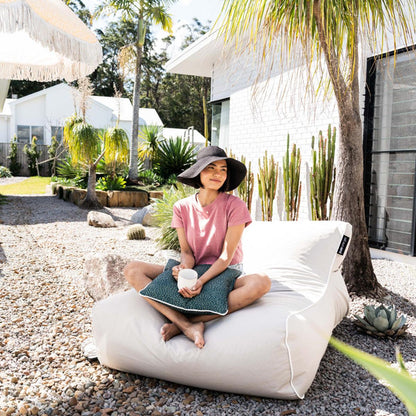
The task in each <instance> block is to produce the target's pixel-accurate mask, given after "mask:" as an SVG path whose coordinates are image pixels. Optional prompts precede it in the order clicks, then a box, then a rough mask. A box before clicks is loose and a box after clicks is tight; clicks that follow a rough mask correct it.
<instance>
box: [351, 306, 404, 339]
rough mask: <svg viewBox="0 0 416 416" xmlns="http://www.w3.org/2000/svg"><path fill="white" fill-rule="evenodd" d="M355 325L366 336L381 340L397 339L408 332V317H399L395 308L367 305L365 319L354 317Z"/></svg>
mask: <svg viewBox="0 0 416 416" xmlns="http://www.w3.org/2000/svg"><path fill="white" fill-rule="evenodd" d="M354 316H355V318H356V321H354V323H355V324H356V325H357V326H358V327H359V328H360V329H361V330H363V331H364V332H365V333H366V334H369V335H373V336H375V337H381V338H387V337H388V338H397V337H399V336H401V335H403V334H404V333H405V332H406V329H407V325H406V316H405V315H401V316H399V315H398V313H397V311H396V308H395V306H394V305H393V306H388V307H386V306H384V305H383V304H381V305H379V306H377V307H376V306H375V305H365V306H364V317H361V316H359V315H354Z"/></svg>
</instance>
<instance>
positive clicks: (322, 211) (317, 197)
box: [309, 125, 336, 221]
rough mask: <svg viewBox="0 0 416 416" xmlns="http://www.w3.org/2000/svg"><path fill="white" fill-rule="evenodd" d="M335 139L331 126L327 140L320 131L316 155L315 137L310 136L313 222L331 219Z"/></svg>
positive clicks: (334, 132)
mask: <svg viewBox="0 0 416 416" xmlns="http://www.w3.org/2000/svg"><path fill="white" fill-rule="evenodd" d="M335 139H336V130H335V127H334V129H333V131H332V133H331V125H329V126H328V138H327V139H324V138H323V135H322V131H320V132H319V137H318V154H317V152H316V150H315V149H314V144H315V136H312V168H311V171H310V175H309V178H310V188H311V189H310V191H311V195H310V204H311V212H312V219H313V220H319V221H325V220H329V219H330V218H331V213H332V204H333V194H334V187H335V174H336V171H335V168H334V157H335ZM328 201H329V206H328Z"/></svg>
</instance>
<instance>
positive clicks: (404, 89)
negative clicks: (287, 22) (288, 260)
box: [167, 32, 416, 256]
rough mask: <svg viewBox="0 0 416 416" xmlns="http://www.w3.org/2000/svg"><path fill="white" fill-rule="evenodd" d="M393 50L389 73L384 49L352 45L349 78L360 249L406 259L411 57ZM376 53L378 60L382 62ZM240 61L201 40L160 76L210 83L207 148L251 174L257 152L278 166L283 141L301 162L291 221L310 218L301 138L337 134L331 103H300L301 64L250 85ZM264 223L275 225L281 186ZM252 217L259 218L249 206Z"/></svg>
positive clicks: (414, 215) (412, 236)
mask: <svg viewBox="0 0 416 416" xmlns="http://www.w3.org/2000/svg"><path fill="white" fill-rule="evenodd" d="M405 46H406V45H405V44H404V42H402V43H401V44H400V43H398V45H397V47H398V48H399V47H403V48H402V49H400V50H399V51H398V54H397V57H396V65H394V62H393V61H394V57H393V56H392V53H391V50H389V49H388V48H387V49H386V50H384V51H378V52H377V57H378V58H379V59H378V60H377V62H375V60H374V57H375V54H374V52H371V50H370V48H368V47H365V45H364V46H363V45H361V47H362V49H361V56H360V59H361V66H360V71H359V78H360V89H361V102H362V106H361V108H362V109H363V112H362V120H363V126H364V137H363V145H364V156H365V165H364V175H365V196H366V215H367V222H368V228H369V239H370V244H371V245H372V246H373V247H377V248H381V249H384V250H388V251H392V252H397V253H402V254H407V255H412V256H415V255H416V186H415V184H416V181H415V176H416V169H415V165H416V117H415V115H416V55H415V53H414V50H412V49H413V48H414V46H413V45H408V46H410V49H411V50H409V48H405ZM382 53H383V54H382ZM255 62H256V58H255V57H254V56H253V55H252V54H251V52H249V51H244V52H242V53H237V52H236V50H235V48H234V47H230V48H226V47H225V46H224V42H223V40H222V39H221V38H219V37H218V35H217V33H216V32H213V33H212V32H211V33H208V34H206V35H205V36H203V37H202V38H200V39H199V40H197V41H196V42H194V43H193V44H192V45H190V46H189V47H188V48H187V49H185V50H184V51H182V52H181V53H180V54H178V55H177V56H175V57H173V58H172V59H171V60H170V61H169V62H168V64H167V70H168V71H170V72H174V73H179V74H187V75H198V76H204V77H210V78H211V105H212V144H216V145H219V146H221V147H223V148H226V149H230V150H232V152H233V153H234V154H236V155H237V156H240V155H245V156H246V158H247V161H251V162H252V167H253V169H254V171H255V172H256V171H257V170H258V160H259V158H261V157H263V155H264V152H265V150H267V152H268V154H269V155H270V154H273V155H274V157H275V160H277V161H278V162H279V167H281V166H282V158H283V156H284V153H285V151H286V140H287V135H288V134H289V135H290V141H291V144H293V143H296V145H297V146H298V147H300V149H301V154H302V177H301V180H302V202H301V213H300V218H308V217H310V209H309V189H308V188H309V183H308V182H309V180H308V163H310V156H311V138H312V135H315V136H316V135H317V134H318V132H319V131H320V130H323V131H324V132H325V131H326V130H327V128H328V125H329V124H331V125H332V126H335V127H337V126H338V111H337V106H336V102H335V98H332V99H329V100H326V101H324V100H323V98H322V97H320V96H318V97H316V96H313V97H312V96H310V95H307V94H305V90H306V88H305V85H306V83H305V79H306V74H307V70H306V69H303V70H301V71H299V68H304V67H303V63H302V62H300V61H299V62H298V64H296V65H291V66H286V67H284V68H282V66H281V65H279V64H278V63H277V64H276V65H275V66H274V68H273V69H272V71H271V72H269V73H267V74H265V73H263V75H260V76H258V73H259V72H258V68H257V67H256V64H255ZM279 170H280V188H279V189H278V197H277V203H276V209H275V216H274V219H284V215H283V214H284V208H283V198H284V193H283V185H282V179H281V178H282V175H281V168H279ZM253 204H254V205H253V212H254V216H255V217H256V218H257V219H259V218H260V204H259V200H258V198H257V199H256V197H255V199H254V202H253Z"/></svg>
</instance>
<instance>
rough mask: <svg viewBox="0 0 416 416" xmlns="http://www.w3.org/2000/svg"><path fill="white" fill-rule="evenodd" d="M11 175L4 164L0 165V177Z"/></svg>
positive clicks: (9, 176)
mask: <svg viewBox="0 0 416 416" xmlns="http://www.w3.org/2000/svg"><path fill="white" fill-rule="evenodd" d="M12 176H13V175H12V173H11V172H10V170H9V169H7V168H6V167H5V166H0V178H11V177H12Z"/></svg>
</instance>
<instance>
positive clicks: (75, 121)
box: [64, 114, 104, 208]
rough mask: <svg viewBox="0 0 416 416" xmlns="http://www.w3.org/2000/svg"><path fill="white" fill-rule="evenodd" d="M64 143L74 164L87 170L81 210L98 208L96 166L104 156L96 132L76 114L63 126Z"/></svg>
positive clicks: (99, 205)
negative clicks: (86, 182)
mask: <svg viewBox="0 0 416 416" xmlns="http://www.w3.org/2000/svg"><path fill="white" fill-rule="evenodd" d="M64 141H65V144H66V145H67V146H68V151H69V153H70V154H71V159H72V162H73V163H74V164H78V163H81V164H83V165H85V166H87V168H88V185H87V194H86V195H85V198H84V199H83V200H82V201H81V203H80V205H79V206H80V207H81V208H100V207H101V204H100V203H99V202H98V199H97V193H96V191H95V184H96V178H97V172H96V170H97V164H98V161H99V160H100V159H101V158H102V157H103V156H104V152H102V151H101V141H100V135H99V133H98V130H97V129H96V128H94V127H93V126H92V125H91V124H88V123H87V122H86V121H85V119H83V118H79V117H78V116H77V114H74V115H72V116H71V117H69V118H68V119H67V120H66V122H65V126H64Z"/></svg>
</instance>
